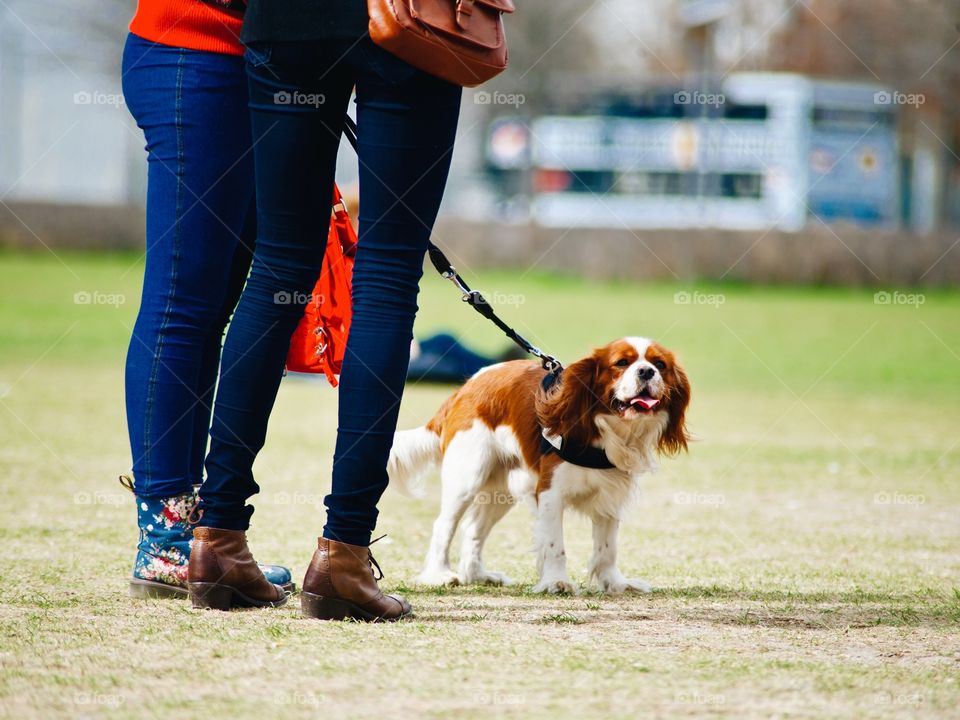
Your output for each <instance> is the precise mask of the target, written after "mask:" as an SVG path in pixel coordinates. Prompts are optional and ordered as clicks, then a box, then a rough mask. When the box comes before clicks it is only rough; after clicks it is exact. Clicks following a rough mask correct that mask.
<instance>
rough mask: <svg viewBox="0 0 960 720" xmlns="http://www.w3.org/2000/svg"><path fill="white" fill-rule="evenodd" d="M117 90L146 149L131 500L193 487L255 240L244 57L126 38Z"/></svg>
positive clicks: (130, 411)
mask: <svg viewBox="0 0 960 720" xmlns="http://www.w3.org/2000/svg"><path fill="white" fill-rule="evenodd" d="M122 71H123V93H124V97H125V99H126V103H127V106H128V107H129V109H130V112H131V113H132V114H133V117H134V119H135V120H136V122H137V125H139V126H140V128H141V129H142V130H143V133H144V136H145V138H146V143H147V146H146V150H147V165H148V171H147V173H148V175H147V223H146V269H145V272H144V280H143V296H142V298H141V301H140V312H139V314H138V315H137V320H136V323H135V325H134V328H133V337H132V338H131V340H130V347H129V350H128V353H127V364H126V405H127V425H128V430H129V435H130V449H131V452H132V453H133V473H134V479H135V489H136V492H137V494H138V495H142V496H144V497H150V498H163V497H172V496H174V495H179V494H182V493H184V492H189V491H190V490H191V487H192V486H193V485H195V484H198V483H199V482H200V481H201V478H202V474H203V458H204V455H205V454H206V449H207V433H208V430H209V426H210V412H211V405H212V398H213V391H214V384H215V382H216V379H217V370H218V367H219V364H220V350H221V342H222V338H223V331H224V327H225V325H226V323H227V320H228V319H229V316H230V313H231V311H232V310H233V307H234V305H235V304H236V301H237V298H238V297H239V296H240V291H241V289H242V288H243V282H244V279H245V278H246V274H247V270H248V269H249V265H250V255H251V252H252V247H253V243H254V240H255V235H256V228H255V223H256V217H255V212H254V209H253V157H252V154H251V152H250V145H251V136H250V123H249V116H248V111H247V86H246V77H245V74H244V70H243V60H242V58H238V57H235V56H230V55H221V54H216V53H209V52H201V51H197V50H185V49H181V48H175V47H168V46H165V45H158V44H156V43H152V42H148V41H147V40H144V39H142V38H140V37H137V36H136V35H132V34H131V35H129V36H128V38H127V43H126V47H125V49H124V52H123V65H122Z"/></svg>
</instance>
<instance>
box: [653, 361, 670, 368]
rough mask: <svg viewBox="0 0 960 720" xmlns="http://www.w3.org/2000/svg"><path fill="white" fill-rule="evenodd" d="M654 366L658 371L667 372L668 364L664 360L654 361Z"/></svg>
mask: <svg viewBox="0 0 960 720" xmlns="http://www.w3.org/2000/svg"><path fill="white" fill-rule="evenodd" d="M653 366H654V367H655V368H656V369H657V370H666V369H667V364H666V363H665V362H664V361H663V360H654V361H653Z"/></svg>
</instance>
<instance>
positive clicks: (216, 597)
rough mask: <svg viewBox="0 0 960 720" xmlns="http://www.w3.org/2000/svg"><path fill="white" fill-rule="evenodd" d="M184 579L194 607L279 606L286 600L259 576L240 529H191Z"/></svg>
mask: <svg viewBox="0 0 960 720" xmlns="http://www.w3.org/2000/svg"><path fill="white" fill-rule="evenodd" d="M187 580H188V587H189V589H190V599H191V600H192V601H193V606H194V607H197V608H213V609H215V610H229V609H230V608H234V607H279V606H280V605H283V604H284V603H285V602H286V601H287V593H286V592H284V590H283V588H282V587H280V586H279V585H273V584H272V583H270V582H269V581H268V580H267V579H266V578H265V577H264V576H263V571H262V570H260V568H259V567H258V566H257V562H256V561H255V560H254V559H253V555H252V554H251V553H250V548H249V547H247V535H246V533H244V532H243V531H242V530H222V529H220V528H212V527H197V528H194V529H193V549H192V550H191V552H190V567H189V569H188V570H187Z"/></svg>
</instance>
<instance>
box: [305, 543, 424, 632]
mask: <svg viewBox="0 0 960 720" xmlns="http://www.w3.org/2000/svg"><path fill="white" fill-rule="evenodd" d="M374 568H376V569H377V571H378V572H379V573H380V575H379V577H377V576H375V575H374V573H373V569H374ZM382 577H383V572H382V571H380V566H379V565H377V561H376V560H374V559H373V554H372V553H371V552H370V548H367V547H362V546H359V545H347V544H346V543H341V542H337V541H336V540H328V539H327V538H320V539H319V540H318V542H317V551H316V552H315V553H314V554H313V560H311V561H310V567H309V568H307V574H306V577H304V579H303V592H302V593H301V595H300V606H301V608H302V609H303V614H304V615H305V616H307V617H313V618H318V619H320V620H344V619H346V618H353V619H355V620H365V621H367V622H390V621H393V620H400V619H402V618H405V617H409V616H410V615H412V614H413V611H412V610H411V609H410V603H408V602H407V601H406V600H404V599H403V598H401V597H397V596H395V595H384V594H383V592H382V591H381V590H380V586H379V585H377V580H379V579H380V578H382Z"/></svg>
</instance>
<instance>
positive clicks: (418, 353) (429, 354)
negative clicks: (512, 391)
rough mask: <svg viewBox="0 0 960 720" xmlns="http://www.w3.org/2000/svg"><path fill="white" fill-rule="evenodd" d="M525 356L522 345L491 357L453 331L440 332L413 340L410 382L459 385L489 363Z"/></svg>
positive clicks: (409, 370) (408, 370)
mask: <svg viewBox="0 0 960 720" xmlns="http://www.w3.org/2000/svg"><path fill="white" fill-rule="evenodd" d="M525 357H527V355H526V353H524V352H523V350H521V349H520V348H518V347H509V348H507V349H506V350H504V352H503V353H501V354H500V356H499V357H488V356H486V355H481V354H480V353H478V352H475V351H473V350H471V349H470V348H468V347H467V346H466V345H464V344H463V343H462V342H460V340H459V338H456V337H454V336H453V335H450V334H449V333H437V334H436V335H431V336H430V337H428V338H426V339H425V340H420V341H417V340H414V341H413V347H412V349H411V353H410V367H409V368H408V369H407V382H410V381H414V382H435V383H450V384H456V385H459V384H460V383H462V382H464V381H466V380H467V378H469V377H471V376H472V375H474V374H475V373H476V372H477V371H478V370H480V369H481V368H485V367H487V366H488V365H493V364H494V363H498V362H503V361H506V360H518V359H521V358H525Z"/></svg>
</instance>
